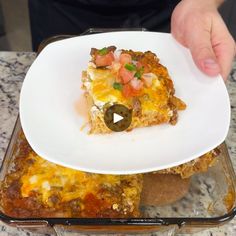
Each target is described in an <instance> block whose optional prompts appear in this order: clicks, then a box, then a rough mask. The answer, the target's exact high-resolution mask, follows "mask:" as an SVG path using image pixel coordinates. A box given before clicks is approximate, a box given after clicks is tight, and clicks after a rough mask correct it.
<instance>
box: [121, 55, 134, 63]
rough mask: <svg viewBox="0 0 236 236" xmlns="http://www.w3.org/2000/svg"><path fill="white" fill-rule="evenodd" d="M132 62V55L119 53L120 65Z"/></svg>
mask: <svg viewBox="0 0 236 236" xmlns="http://www.w3.org/2000/svg"><path fill="white" fill-rule="evenodd" d="M131 62H132V57H131V56H130V55H129V54H127V53H121V54H120V63H121V64H122V65H125V64H128V63H131Z"/></svg>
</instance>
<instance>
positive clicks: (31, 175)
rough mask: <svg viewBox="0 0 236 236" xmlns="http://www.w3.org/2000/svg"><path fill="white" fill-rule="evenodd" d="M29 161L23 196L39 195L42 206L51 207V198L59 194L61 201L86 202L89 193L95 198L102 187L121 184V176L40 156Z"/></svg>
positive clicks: (23, 180)
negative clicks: (87, 171)
mask: <svg viewBox="0 0 236 236" xmlns="http://www.w3.org/2000/svg"><path fill="white" fill-rule="evenodd" d="M29 158H31V159H33V160H34V163H33V164H32V165H30V166H29V167H28V168H27V172H26V173H25V174H24V175H23V176H22V177H21V183H22V186H21V194H22V196H23V197H29V196H30V195H31V194H33V193H34V192H36V193H37V194H39V195H40V196H41V198H42V201H43V203H45V204H47V205H49V206H50V197H51V196H53V194H54V193H55V192H57V193H58V192H59V193H60V200H61V202H68V201H71V200H73V199H78V198H80V199H84V197H85V196H86V195H87V194H88V193H92V194H94V195H96V194H97V193H98V191H99V189H100V188H101V186H108V187H111V186H114V185H119V184H120V182H121V179H122V176H118V175H99V174H90V173H86V172H82V171H78V170H73V169H70V168H66V167H62V166H59V165H56V164H53V163H51V162H48V161H46V160H44V159H42V158H40V157H39V156H33V155H32V154H31V155H30V156H29Z"/></svg>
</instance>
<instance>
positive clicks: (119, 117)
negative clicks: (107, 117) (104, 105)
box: [113, 113, 124, 124]
mask: <svg viewBox="0 0 236 236" xmlns="http://www.w3.org/2000/svg"><path fill="white" fill-rule="evenodd" d="M123 119H124V117H123V116H120V115H119V114H117V113H113V123H114V124H115V123H117V122H118V121H120V120H123Z"/></svg>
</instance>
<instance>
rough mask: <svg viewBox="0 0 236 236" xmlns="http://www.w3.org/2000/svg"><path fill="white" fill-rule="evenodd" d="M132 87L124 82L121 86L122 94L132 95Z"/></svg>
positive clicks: (125, 95)
mask: <svg viewBox="0 0 236 236" xmlns="http://www.w3.org/2000/svg"><path fill="white" fill-rule="evenodd" d="M132 91H133V89H132V87H131V86H130V84H125V85H124V86H123V89H122V94H123V96H124V97H126V98H129V97H132V96H133V95H132V94H133V92H132Z"/></svg>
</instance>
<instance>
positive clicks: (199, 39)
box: [188, 29, 220, 76]
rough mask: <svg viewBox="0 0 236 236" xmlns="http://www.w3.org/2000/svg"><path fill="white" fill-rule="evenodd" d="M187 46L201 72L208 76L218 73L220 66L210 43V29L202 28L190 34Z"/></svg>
mask: <svg viewBox="0 0 236 236" xmlns="http://www.w3.org/2000/svg"><path fill="white" fill-rule="evenodd" d="M188 47H189V49H190V51H191V54H192V57H193V60H194V62H195V64H196V65H197V67H198V68H199V69H200V70H201V71H202V72H204V73H205V74H207V75H209V76H216V75H218V74H220V66H219V64H218V62H217V59H216V56H215V53H214V51H213V48H212V44H211V34H210V31H206V30H204V29H203V30H201V32H195V33H194V34H192V35H191V39H190V40H189V42H188Z"/></svg>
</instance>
